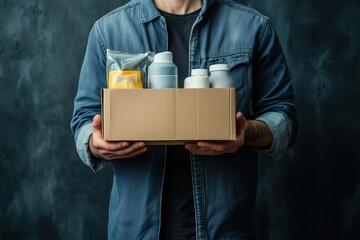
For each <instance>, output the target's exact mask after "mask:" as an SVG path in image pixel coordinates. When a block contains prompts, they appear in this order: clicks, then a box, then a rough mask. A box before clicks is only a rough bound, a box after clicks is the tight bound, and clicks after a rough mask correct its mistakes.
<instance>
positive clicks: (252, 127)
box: [185, 112, 272, 155]
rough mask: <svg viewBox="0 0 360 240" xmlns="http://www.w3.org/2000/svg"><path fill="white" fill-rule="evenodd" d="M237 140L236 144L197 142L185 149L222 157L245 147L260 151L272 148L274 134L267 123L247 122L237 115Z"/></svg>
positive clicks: (187, 145)
mask: <svg viewBox="0 0 360 240" xmlns="http://www.w3.org/2000/svg"><path fill="white" fill-rule="evenodd" d="M236 129H237V139H236V141H234V142H225V143H214V142H196V143H187V144H186V145H185V148H186V149H187V150H189V151H190V152H192V153H194V154H198V155H221V154H224V153H235V152H236V151H237V150H238V149H239V148H240V147H242V146H243V145H246V146H249V147H254V148H258V149H267V148H270V146H271V144H272V134H271V132H270V130H269V128H268V126H267V125H266V123H265V122H263V121H259V120H246V118H245V116H244V115H243V114H242V113H241V112H238V113H237V114H236Z"/></svg>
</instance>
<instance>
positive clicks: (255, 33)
mask: <svg viewBox="0 0 360 240" xmlns="http://www.w3.org/2000/svg"><path fill="white" fill-rule="evenodd" d="M167 48H168V42H167V31H166V22H165V20H164V18H163V17H162V16H161V15H160V14H159V12H158V10H157V9H156V7H155V6H154V4H153V1H151V0H133V1H131V2H129V3H128V4H126V5H124V6H122V7H120V8H118V9H116V10H114V11H112V12H110V13H109V14H107V15H105V16H104V17H102V18H101V19H99V20H98V21H97V22H96V23H95V25H94V27H93V28H92V30H91V32H90V35H89V39H88V45H87V50H86V54H85V58H84V62H83V66H82V69H81V74H80V80H79V87H78V92H77V95H76V98H75V102H74V114H73V119H72V121H71V128H72V131H73V133H74V135H75V141H76V147H77V150H78V153H79V156H80V158H81V159H82V161H83V162H84V163H85V164H86V165H88V166H90V167H91V168H92V169H93V170H94V171H95V172H96V171H98V170H100V169H101V168H102V167H103V165H104V161H101V160H99V159H94V158H93V157H92V156H91V155H90V153H89V150H88V140H89V138H90V136H91V134H92V118H93V117H94V115H96V114H100V112H101V101H100V89H101V88H105V87H107V82H106V49H113V50H118V51H123V52H128V53H134V54H137V53H144V52H147V51H153V52H155V53H157V52H162V51H166V50H167ZM219 63H227V64H228V65H229V67H230V74H231V76H232V78H233V79H234V81H235V86H236V108H237V111H241V112H243V113H244V115H245V116H246V118H247V119H258V120H262V121H264V122H266V123H267V125H268V127H269V129H270V131H271V133H272V135H273V143H272V145H271V147H270V148H269V149H267V150H262V151H264V152H266V153H267V154H276V153H278V152H281V151H283V150H285V149H286V148H288V147H289V146H291V145H292V144H293V143H294V141H295V136H296V111H295V106H294V94H293V89H292V84H291V78H290V75H289V72H288V68H287V64H286V60H285V57H284V54H283V52H282V49H281V46H280V44H279V41H278V39H277V37H276V33H275V31H274V29H273V27H272V25H271V23H270V21H269V19H268V18H267V17H265V16H263V15H261V14H260V13H258V12H257V11H255V10H253V9H251V8H248V7H245V6H243V5H240V4H238V3H235V2H233V1H229V0H214V1H211V0H207V1H206V0H203V4H202V8H201V10H200V13H199V16H198V17H197V20H196V21H195V23H194V25H193V27H192V31H191V36H190V42H189V67H190V69H194V68H206V69H208V68H209V66H210V65H212V64H219ZM257 155H258V151H257V150H256V149H252V148H249V147H241V148H240V149H239V150H238V151H237V152H236V153H233V154H223V155H220V156H199V155H191V170H192V182H193V193H194V206H195V218H196V219H195V220H196V236H197V239H251V238H252V236H253V234H254V225H253V213H254V205H255V198H256V186H257ZM110 163H111V165H112V167H113V170H114V179H113V187H112V192H111V198H110V207H109V223H108V237H109V239H158V237H159V230H160V225H161V198H162V186H163V179H164V169H165V164H166V146H149V147H148V151H147V152H145V153H144V154H142V155H140V156H138V157H135V158H132V159H120V160H113V161H110Z"/></svg>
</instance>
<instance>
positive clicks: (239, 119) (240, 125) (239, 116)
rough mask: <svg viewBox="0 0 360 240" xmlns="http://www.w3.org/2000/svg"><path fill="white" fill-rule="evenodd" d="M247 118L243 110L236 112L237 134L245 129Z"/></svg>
mask: <svg viewBox="0 0 360 240" xmlns="http://www.w3.org/2000/svg"><path fill="white" fill-rule="evenodd" d="M245 124H246V118H245V116H244V114H243V113H242V112H237V113H236V129H237V134H238V135H240V133H241V131H244V130H245Z"/></svg>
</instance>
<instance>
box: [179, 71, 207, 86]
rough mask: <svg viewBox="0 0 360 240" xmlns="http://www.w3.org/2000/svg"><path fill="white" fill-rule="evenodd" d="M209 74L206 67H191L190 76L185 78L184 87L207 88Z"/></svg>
mask: <svg viewBox="0 0 360 240" xmlns="http://www.w3.org/2000/svg"><path fill="white" fill-rule="evenodd" d="M208 87H209V76H208V72H207V70H206V69H201V68H199V69H192V70H191V76H190V77H187V78H185V81H184V88H208Z"/></svg>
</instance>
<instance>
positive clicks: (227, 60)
mask: <svg viewBox="0 0 360 240" xmlns="http://www.w3.org/2000/svg"><path fill="white" fill-rule="evenodd" d="M251 55H252V51H251V49H238V50H232V51H227V52H220V53H210V54H202V55H201V57H200V66H201V68H205V69H209V66H210V65H213V64H228V66H229V69H230V75H231V77H232V79H233V80H234V81H235V86H236V88H237V89H239V88H244V87H245V88H247V87H248V83H247V82H248V81H249V80H250V79H251V75H252V70H251V64H250V59H251Z"/></svg>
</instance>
